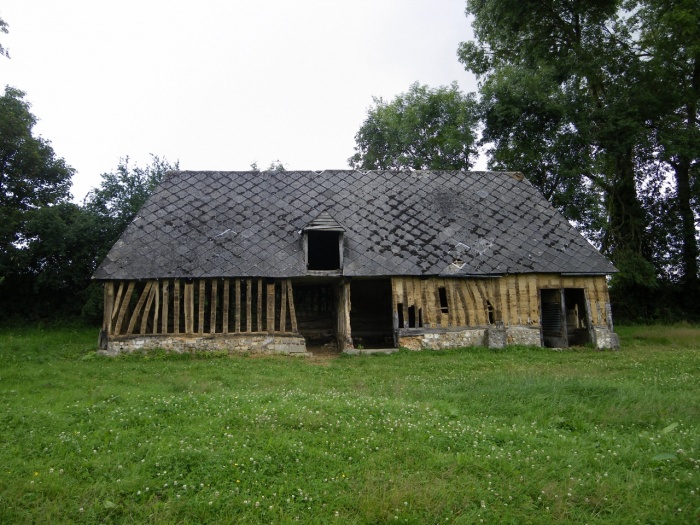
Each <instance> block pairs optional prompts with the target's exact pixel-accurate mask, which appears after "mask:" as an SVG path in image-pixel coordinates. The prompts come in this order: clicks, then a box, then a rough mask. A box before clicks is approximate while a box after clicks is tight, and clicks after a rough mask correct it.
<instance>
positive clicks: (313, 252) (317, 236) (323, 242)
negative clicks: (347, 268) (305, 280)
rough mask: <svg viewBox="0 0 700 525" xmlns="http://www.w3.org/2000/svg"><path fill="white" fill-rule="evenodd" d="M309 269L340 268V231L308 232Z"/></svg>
mask: <svg viewBox="0 0 700 525" xmlns="http://www.w3.org/2000/svg"><path fill="white" fill-rule="evenodd" d="M306 235H307V236H308V237H307V243H308V244H307V253H308V267H309V270H339V269H340V232H329V231H314V230H310V231H307V232H306Z"/></svg>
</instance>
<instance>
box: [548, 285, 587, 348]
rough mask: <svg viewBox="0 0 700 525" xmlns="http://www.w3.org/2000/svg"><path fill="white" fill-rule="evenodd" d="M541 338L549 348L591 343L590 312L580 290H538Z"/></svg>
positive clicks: (583, 294)
mask: <svg viewBox="0 0 700 525" xmlns="http://www.w3.org/2000/svg"><path fill="white" fill-rule="evenodd" d="M540 305H541V309H542V310H541V319H542V321H541V322H542V336H543V339H544V346H546V347H548V348H567V347H569V346H576V345H585V344H586V343H588V342H590V340H591V335H590V331H589V313H588V309H587V307H586V295H585V292H584V290H583V288H555V289H542V290H540Z"/></svg>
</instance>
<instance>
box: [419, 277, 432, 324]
mask: <svg viewBox="0 0 700 525" xmlns="http://www.w3.org/2000/svg"><path fill="white" fill-rule="evenodd" d="M418 283H419V286H420V302H421V304H422V305H423V326H425V327H427V328H429V327H431V326H434V323H435V302H434V301H433V300H432V299H431V295H432V294H431V293H430V281H428V280H427V279H420V280H419V281H418Z"/></svg>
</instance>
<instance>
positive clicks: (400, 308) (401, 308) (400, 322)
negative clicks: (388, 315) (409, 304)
mask: <svg viewBox="0 0 700 525" xmlns="http://www.w3.org/2000/svg"><path fill="white" fill-rule="evenodd" d="M396 312H397V313H398V314H399V328H404V325H403V324H404V323H403V303H398V304H397V305H396Z"/></svg>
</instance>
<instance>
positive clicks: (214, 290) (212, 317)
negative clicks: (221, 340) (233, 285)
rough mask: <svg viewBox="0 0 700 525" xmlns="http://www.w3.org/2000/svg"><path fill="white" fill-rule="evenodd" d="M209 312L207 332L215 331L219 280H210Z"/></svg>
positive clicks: (213, 332) (212, 332)
mask: <svg viewBox="0 0 700 525" xmlns="http://www.w3.org/2000/svg"><path fill="white" fill-rule="evenodd" d="M209 304H210V308H211V312H210V313H209V333H210V334H215V333H216V317H217V316H216V310H217V308H218V307H219V281H217V280H216V279H212V280H211V301H209Z"/></svg>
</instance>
